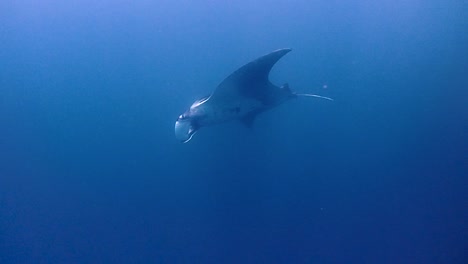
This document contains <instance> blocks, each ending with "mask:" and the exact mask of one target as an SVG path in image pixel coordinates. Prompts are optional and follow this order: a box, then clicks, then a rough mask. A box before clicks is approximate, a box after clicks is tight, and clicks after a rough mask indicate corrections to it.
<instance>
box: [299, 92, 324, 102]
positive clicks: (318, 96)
mask: <svg viewBox="0 0 468 264" xmlns="http://www.w3.org/2000/svg"><path fill="white" fill-rule="evenodd" d="M294 95H296V96H305V97H316V98H322V99H327V100H330V101H333V99H332V98H330V97H326V96H321V95H316V94H303V93H294Z"/></svg>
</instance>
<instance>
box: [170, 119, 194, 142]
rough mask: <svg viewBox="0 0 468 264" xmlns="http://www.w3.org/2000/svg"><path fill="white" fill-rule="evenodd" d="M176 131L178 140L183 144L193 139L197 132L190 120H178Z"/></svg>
mask: <svg viewBox="0 0 468 264" xmlns="http://www.w3.org/2000/svg"><path fill="white" fill-rule="evenodd" d="M174 129H175V135H176V138H177V139H178V140H180V141H181V142H183V143H185V142H188V141H189V140H190V139H192V137H193V135H194V134H195V132H196V129H194V127H193V125H192V122H191V121H190V120H177V121H176V123H175V127H174Z"/></svg>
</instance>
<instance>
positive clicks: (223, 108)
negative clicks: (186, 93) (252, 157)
mask: <svg viewBox="0 0 468 264" xmlns="http://www.w3.org/2000/svg"><path fill="white" fill-rule="evenodd" d="M290 51H291V49H279V50H276V51H273V52H271V53H269V54H266V55H264V56H262V57H260V58H257V59H256V60H254V61H251V62H249V63H247V64H246V65H244V66H242V67H240V68H239V69H237V70H236V71H234V72H233V73H232V74H231V75H229V76H228V77H227V78H226V79H224V80H223V81H222V82H221V83H220V84H219V85H218V87H216V89H215V90H214V92H213V93H212V94H211V95H209V96H205V97H203V98H200V99H199V100H197V101H195V102H194V103H193V104H192V106H190V108H189V109H188V110H187V111H185V113H183V114H181V115H180V116H179V118H178V119H177V121H176V123H175V136H176V138H177V139H178V140H179V141H181V142H183V143H185V142H188V141H190V139H192V137H193V135H194V134H195V133H196V132H197V131H198V130H199V129H200V128H202V127H205V126H210V125H214V124H219V123H223V122H227V121H230V120H236V119H237V120H240V121H241V122H242V123H244V124H245V125H246V126H248V127H251V126H252V124H253V122H254V120H255V117H256V116H257V115H258V114H260V113H262V112H265V111H267V110H269V109H272V108H274V107H276V106H278V105H280V104H282V103H284V102H286V101H288V100H289V99H292V98H297V97H299V96H309V97H318V98H323V99H327V100H332V99H331V98H328V97H324V96H320V95H315V94H302V93H301V94H300V93H295V92H293V91H291V89H289V85H288V84H287V83H286V84H284V85H282V86H281V87H278V86H276V85H274V84H273V83H271V82H270V80H269V78H268V77H269V75H270V71H271V68H272V67H273V65H275V63H276V62H277V61H278V60H279V59H281V57H283V56H284V55H286V54H287V53H288V52H290Z"/></svg>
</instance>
